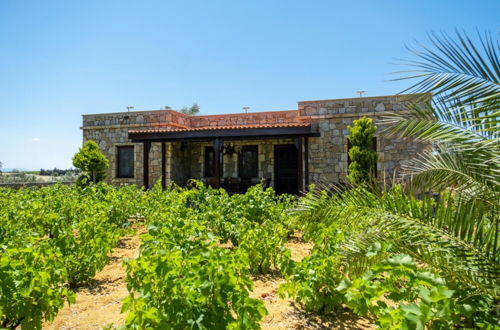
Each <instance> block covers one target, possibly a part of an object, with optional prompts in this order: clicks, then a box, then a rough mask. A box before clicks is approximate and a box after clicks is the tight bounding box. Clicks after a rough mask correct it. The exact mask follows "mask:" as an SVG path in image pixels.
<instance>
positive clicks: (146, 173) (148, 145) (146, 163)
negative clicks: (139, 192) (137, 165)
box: [142, 141, 151, 189]
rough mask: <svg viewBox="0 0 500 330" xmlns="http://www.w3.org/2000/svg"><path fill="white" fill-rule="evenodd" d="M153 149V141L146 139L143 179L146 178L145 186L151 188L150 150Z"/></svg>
mask: <svg viewBox="0 0 500 330" xmlns="http://www.w3.org/2000/svg"><path fill="white" fill-rule="evenodd" d="M150 149H151V142H149V141H146V142H144V146H143V151H144V154H143V162H142V168H143V176H144V177H143V180H144V188H146V189H149V150H150Z"/></svg>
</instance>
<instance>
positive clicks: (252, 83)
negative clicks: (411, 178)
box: [0, 0, 500, 169]
mask: <svg viewBox="0 0 500 330" xmlns="http://www.w3.org/2000/svg"><path fill="white" fill-rule="evenodd" d="M499 12H500V1H479V0H478V1H460V0H458V1H457V0H455V1H435V0H434V1H422V0H420V1H383V0H380V1H361V0H358V1H307V0H302V1H290V0H287V1H285V0H283V1H272V0H268V1H257V0H253V1H236V0H233V1H153V0H143V1H138V0H136V1H124V0H120V1H104V0H99V1H89V0H86V1H51V0H45V1H18V0H0V161H1V162H3V163H4V167H22V168H30V169H39V168H53V167H59V168H68V167H70V166H71V157H72V155H73V154H74V153H75V152H76V151H77V149H78V147H79V146H80V145H81V140H82V134H81V131H80V125H81V114H84V113H99V112H115V111H124V110H125V107H126V106H134V107H135V110H144V109H159V108H160V107H164V106H167V105H168V106H171V107H173V108H180V107H182V106H185V105H190V104H192V103H193V102H198V104H199V105H200V106H201V110H202V113H203V114H215V113H230V112H240V111H242V110H241V109H242V107H243V106H250V107H251V111H264V110H280V109H295V108H296V101H299V100H313V99H325V98H343V97H355V96H357V95H356V93H355V92H356V91H357V90H360V89H361V90H366V91H367V96H375V95H383V94H394V93H397V92H399V91H401V90H402V89H403V88H404V86H405V84H404V83H399V82H398V83H395V82H387V80H389V79H390V78H391V75H389V73H390V72H392V71H395V70H397V69H398V68H397V67H396V66H395V65H393V64H391V63H392V62H394V58H395V57H404V56H405V53H404V51H403V47H404V44H405V43H411V42H413V41H414V40H419V41H425V40H426V33H427V32H429V31H432V30H434V31H441V30H443V31H448V32H452V31H453V29H454V28H456V27H458V28H463V29H465V30H466V31H469V32H474V31H475V29H476V28H477V29H479V30H486V29H488V30H490V31H492V32H496V33H498V30H499V27H500V25H499V23H500V20H499V19H498V13H499Z"/></svg>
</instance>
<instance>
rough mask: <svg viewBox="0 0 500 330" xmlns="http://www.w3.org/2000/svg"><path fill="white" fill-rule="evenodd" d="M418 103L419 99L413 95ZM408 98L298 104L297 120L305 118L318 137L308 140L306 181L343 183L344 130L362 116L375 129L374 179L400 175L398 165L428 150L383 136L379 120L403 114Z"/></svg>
mask: <svg viewBox="0 0 500 330" xmlns="http://www.w3.org/2000/svg"><path fill="white" fill-rule="evenodd" d="M415 97H418V98H419V100H423V98H422V97H428V96H425V95H424V96H422V95H417V96H415ZM410 100H411V101H412V102H414V101H415V98H411V97H410V96H383V97H363V98H352V99H341V100H321V101H304V102H299V103H298V104H299V113H300V116H301V117H307V118H309V120H310V121H311V123H312V126H313V128H315V129H317V131H318V132H319V133H320V135H321V136H320V137H317V138H309V181H310V182H311V183H331V182H340V181H345V180H346V177H347V169H348V165H347V162H348V153H347V152H348V150H347V136H348V135H349V131H348V129H347V126H352V125H353V121H354V120H356V119H359V118H361V117H362V116H366V117H370V118H373V120H374V123H375V125H377V132H376V134H375V137H376V139H377V152H378V154H379V159H378V162H377V176H378V177H379V178H382V177H383V176H384V175H388V176H389V177H391V178H392V176H393V174H394V172H395V171H396V174H397V173H400V169H401V165H403V164H404V162H406V161H408V160H409V159H411V158H412V157H414V156H415V155H416V154H417V153H419V152H422V151H423V150H424V149H426V148H428V147H429V145H428V144H422V143H416V142H415V141H411V140H404V139H395V138H392V137H389V136H387V135H385V134H384V130H385V129H386V126H385V124H384V123H383V120H382V119H383V116H384V115H387V114H390V113H403V112H404V111H407V108H406V104H407V102H408V101H410Z"/></svg>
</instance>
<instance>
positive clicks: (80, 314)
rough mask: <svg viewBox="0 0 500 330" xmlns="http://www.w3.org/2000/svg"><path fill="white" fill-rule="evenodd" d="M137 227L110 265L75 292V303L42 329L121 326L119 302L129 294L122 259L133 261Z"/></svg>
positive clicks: (118, 248)
mask: <svg viewBox="0 0 500 330" xmlns="http://www.w3.org/2000/svg"><path fill="white" fill-rule="evenodd" d="M144 232H145V229H143V228H139V229H138V230H137V232H136V234H135V235H132V236H128V237H123V238H122V239H120V242H119V243H118V246H117V247H116V248H115V249H114V250H113V253H112V254H111V256H110V262H109V264H108V265H106V266H105V267H104V269H103V270H102V271H100V272H99V273H97V275H96V276H95V277H94V279H93V280H92V281H91V282H90V283H89V284H88V285H86V286H84V287H81V288H79V289H78V290H77V291H76V302H75V304H72V305H69V306H68V305H66V306H64V308H63V309H62V310H60V311H59V313H58V314H57V317H56V318H55V320H54V321H53V322H45V323H44V324H43V329H54V330H55V329H61V330H69V329H102V328H103V327H105V326H106V325H109V324H111V323H113V324H115V325H122V324H124V322H125V314H121V313H120V310H121V306H122V304H121V301H122V300H123V298H125V297H126V296H127V295H128V291H127V286H126V283H125V268H124V267H123V266H122V263H123V260H124V259H125V258H130V259H132V258H136V257H137V255H138V252H139V245H140V243H141V240H140V234H142V233H144Z"/></svg>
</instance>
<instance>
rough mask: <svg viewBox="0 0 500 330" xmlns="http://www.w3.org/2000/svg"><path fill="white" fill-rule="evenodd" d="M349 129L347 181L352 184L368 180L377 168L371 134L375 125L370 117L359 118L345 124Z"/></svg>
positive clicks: (375, 128)
mask: <svg viewBox="0 0 500 330" xmlns="http://www.w3.org/2000/svg"><path fill="white" fill-rule="evenodd" d="M347 129H348V130H349V133H350V135H349V137H348V139H349V142H350V143H351V148H350V150H349V158H350V159H351V163H350V164H349V175H348V178H349V181H351V183H353V184H361V183H366V182H369V181H370V180H371V178H372V176H373V174H374V173H375V171H376V169H377V158H378V156H377V152H376V151H375V150H373V134H374V133H375V132H376V131H377V127H376V126H375V125H373V124H372V119H371V118H366V117H363V118H360V119H358V120H355V121H354V125H353V126H352V127H351V126H347Z"/></svg>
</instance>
